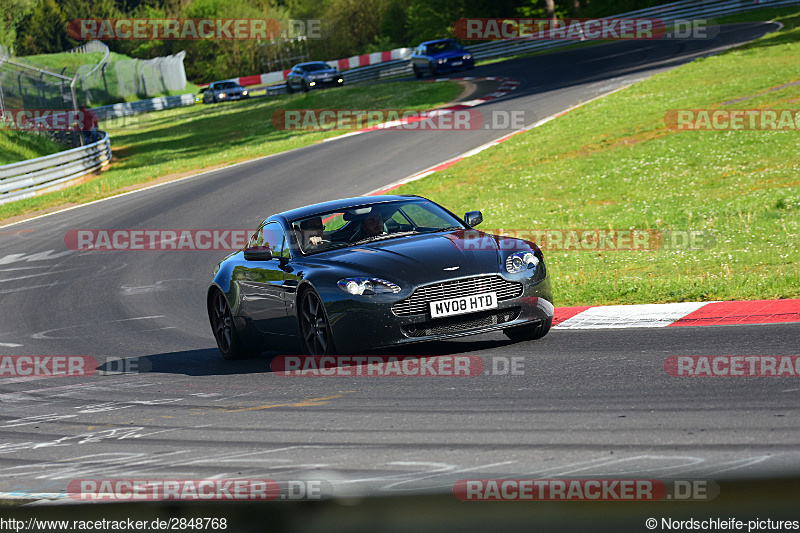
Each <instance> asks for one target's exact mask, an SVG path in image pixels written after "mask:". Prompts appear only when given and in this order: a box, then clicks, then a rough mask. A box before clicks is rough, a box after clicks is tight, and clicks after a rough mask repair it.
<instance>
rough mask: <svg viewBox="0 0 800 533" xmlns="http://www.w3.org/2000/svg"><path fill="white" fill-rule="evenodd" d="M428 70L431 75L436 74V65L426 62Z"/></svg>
mask: <svg viewBox="0 0 800 533" xmlns="http://www.w3.org/2000/svg"><path fill="white" fill-rule="evenodd" d="M428 71H429V72H430V73H431V76H436V74H437V72H436V67H435V66H434V65H433V63H428Z"/></svg>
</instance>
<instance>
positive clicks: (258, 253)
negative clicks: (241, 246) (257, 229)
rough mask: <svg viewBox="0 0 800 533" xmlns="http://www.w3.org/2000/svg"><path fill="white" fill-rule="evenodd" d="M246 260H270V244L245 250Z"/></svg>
mask: <svg viewBox="0 0 800 533" xmlns="http://www.w3.org/2000/svg"><path fill="white" fill-rule="evenodd" d="M244 258H245V260H246V261H270V260H271V259H272V250H271V249H270V247H269V246H252V247H250V248H246V249H245V251H244Z"/></svg>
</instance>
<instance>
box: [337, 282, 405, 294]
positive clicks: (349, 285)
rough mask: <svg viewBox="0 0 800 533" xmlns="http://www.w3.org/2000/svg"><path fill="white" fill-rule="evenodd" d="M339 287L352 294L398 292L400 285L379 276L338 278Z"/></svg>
mask: <svg viewBox="0 0 800 533" xmlns="http://www.w3.org/2000/svg"><path fill="white" fill-rule="evenodd" d="M339 288H340V289H342V290H343V291H344V292H346V293H348V294H353V295H363V294H386V293H396V292H400V287H398V286H397V285H395V284H394V283H392V282H391V281H386V280H385V279H379V278H344V279H340V280H339Z"/></svg>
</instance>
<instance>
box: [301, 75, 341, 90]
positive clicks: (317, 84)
mask: <svg viewBox="0 0 800 533" xmlns="http://www.w3.org/2000/svg"><path fill="white" fill-rule="evenodd" d="M340 79H342V78H341V76H340V77H336V76H334V77H333V78H332V79H330V80H328V81H325V80H324V79H316V80H309V81H308V82H307V84H308V88H309V89H322V88H325V87H340V86H342V85H344V80H342V81H339V80H340ZM312 83H313V84H314V85H311V84H312Z"/></svg>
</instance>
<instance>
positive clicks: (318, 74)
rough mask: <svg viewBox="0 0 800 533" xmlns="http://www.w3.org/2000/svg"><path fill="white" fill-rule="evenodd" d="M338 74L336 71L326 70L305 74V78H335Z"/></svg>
mask: <svg viewBox="0 0 800 533" xmlns="http://www.w3.org/2000/svg"><path fill="white" fill-rule="evenodd" d="M337 74H338V72H337V71H336V69H332V68H331V69H328V70H315V71H314V72H306V76H308V77H310V78H323V77H325V76H335V75H337Z"/></svg>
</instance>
